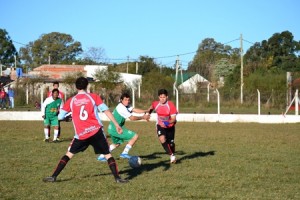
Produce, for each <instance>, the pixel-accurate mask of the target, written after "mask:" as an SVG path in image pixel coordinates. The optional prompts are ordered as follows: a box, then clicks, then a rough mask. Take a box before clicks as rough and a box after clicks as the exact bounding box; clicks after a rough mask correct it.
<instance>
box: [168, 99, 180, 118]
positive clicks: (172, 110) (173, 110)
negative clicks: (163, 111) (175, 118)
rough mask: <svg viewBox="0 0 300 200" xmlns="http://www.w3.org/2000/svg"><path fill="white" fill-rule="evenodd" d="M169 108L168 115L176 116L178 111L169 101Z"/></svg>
mask: <svg viewBox="0 0 300 200" xmlns="http://www.w3.org/2000/svg"><path fill="white" fill-rule="evenodd" d="M168 103H169V106H170V115H177V114H178V111H177V109H176V107H175V105H174V103H173V102H171V101H169V102H168Z"/></svg>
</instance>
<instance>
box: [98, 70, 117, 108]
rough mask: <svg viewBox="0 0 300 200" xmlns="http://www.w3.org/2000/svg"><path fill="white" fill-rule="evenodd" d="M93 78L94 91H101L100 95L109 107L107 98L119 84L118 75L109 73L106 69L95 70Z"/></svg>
mask: <svg viewBox="0 0 300 200" xmlns="http://www.w3.org/2000/svg"><path fill="white" fill-rule="evenodd" d="M93 77H94V78H95V80H96V82H95V87H96V88H95V89H96V90H97V91H102V92H101V94H102V95H103V96H105V100H106V104H107V105H109V98H110V96H111V95H112V94H113V90H114V89H115V88H116V86H117V85H118V84H119V83H120V81H121V80H120V74H119V73H116V72H113V71H111V69H110V68H108V69H102V70H101V69H97V70H96V71H95V74H93Z"/></svg>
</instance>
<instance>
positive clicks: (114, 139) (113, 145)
mask: <svg viewBox="0 0 300 200" xmlns="http://www.w3.org/2000/svg"><path fill="white" fill-rule="evenodd" d="M108 133H109V135H110V138H111V140H112V143H111V144H110V145H109V152H112V151H113V150H115V149H116V148H118V147H119V146H120V144H119V143H118V142H119V138H118V137H114V136H115V135H116V136H118V135H119V134H118V132H116V131H115V132H114V131H112V130H110V131H109V132H108ZM106 140H107V138H106ZM107 143H108V142H107ZM97 160H99V161H102V162H106V161H107V160H106V158H105V156H104V154H100V155H99V156H98V158H97Z"/></svg>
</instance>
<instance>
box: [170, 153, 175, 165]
mask: <svg viewBox="0 0 300 200" xmlns="http://www.w3.org/2000/svg"><path fill="white" fill-rule="evenodd" d="M170 163H176V157H175V156H174V155H171V156H170Z"/></svg>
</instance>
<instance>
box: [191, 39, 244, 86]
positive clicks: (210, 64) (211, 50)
mask: <svg viewBox="0 0 300 200" xmlns="http://www.w3.org/2000/svg"><path fill="white" fill-rule="evenodd" d="M238 55H239V54H238V49H233V48H231V47H230V46H229V45H224V44H221V43H219V42H216V41H215V40H214V39H213V38H206V39H204V40H203V41H202V42H201V43H200V44H199V47H198V50H197V53H196V55H195V56H194V59H193V61H192V62H191V63H190V64H189V66H188V71H191V72H197V73H199V74H201V75H202V76H203V77H205V78H207V79H209V80H211V81H214V75H215V70H216V66H217V63H218V62H219V61H220V60H221V59H223V58H227V61H228V62H227V63H228V64H229V65H232V64H236V62H237V60H238V59H237V58H238Z"/></svg>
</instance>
